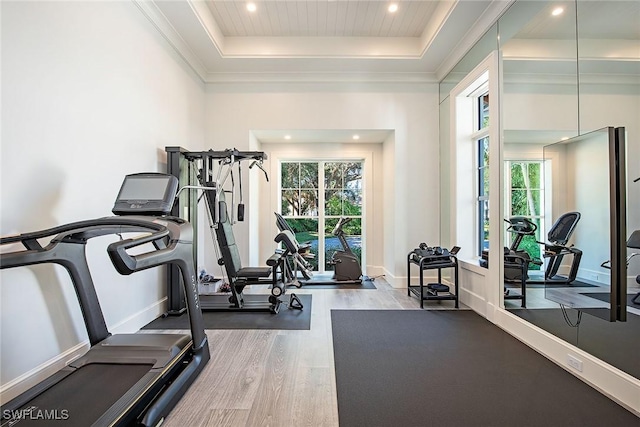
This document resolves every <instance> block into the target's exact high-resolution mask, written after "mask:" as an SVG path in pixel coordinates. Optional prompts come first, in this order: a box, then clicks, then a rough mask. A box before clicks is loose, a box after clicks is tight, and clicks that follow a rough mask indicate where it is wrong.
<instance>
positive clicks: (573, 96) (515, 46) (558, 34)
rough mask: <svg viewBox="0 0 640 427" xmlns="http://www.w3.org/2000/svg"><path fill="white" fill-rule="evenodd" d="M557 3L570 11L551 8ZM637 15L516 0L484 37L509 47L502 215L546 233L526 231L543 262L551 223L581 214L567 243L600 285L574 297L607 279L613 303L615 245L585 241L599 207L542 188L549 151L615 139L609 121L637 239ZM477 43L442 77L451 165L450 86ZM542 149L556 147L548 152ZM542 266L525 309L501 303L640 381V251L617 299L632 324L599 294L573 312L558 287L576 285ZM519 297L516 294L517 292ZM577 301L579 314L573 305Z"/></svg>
mask: <svg viewBox="0 0 640 427" xmlns="http://www.w3.org/2000/svg"><path fill="white" fill-rule="evenodd" d="M559 7H560V8H562V12H555V14H554V11H555V10H557V9H558V8H559ZM638 22H640V2H632V1H608V2H593V1H587V0H575V1H564V2H551V1H525V0H517V1H516V2H514V3H513V4H512V5H511V7H510V8H509V9H508V10H507V11H506V12H505V13H504V14H503V16H502V17H501V18H500V19H499V20H498V22H497V34H495V33H488V35H487V39H489V38H491V37H494V36H497V39H498V40H499V42H498V49H499V53H500V67H501V82H500V83H501V88H502V94H501V97H500V104H501V107H500V110H501V128H502V131H501V137H502V145H503V158H504V164H503V165H502V166H501V167H502V176H503V182H504V203H503V206H502V212H501V213H500V214H501V215H502V217H503V218H504V219H509V218H511V217H512V216H525V217H528V218H529V219H531V221H532V222H533V223H534V224H535V225H536V226H537V229H536V231H535V232H534V235H532V236H526V237H524V238H523V243H522V244H523V245H525V246H528V248H529V249H530V250H531V256H532V257H536V258H539V259H540V258H544V253H543V251H544V246H543V245H541V244H538V243H536V242H544V241H547V240H548V233H549V230H550V228H551V227H552V226H553V225H554V223H555V222H556V221H557V220H558V219H559V217H560V216H561V215H562V214H563V213H566V212H569V211H571V210H576V211H580V212H581V213H582V214H583V216H582V217H581V219H580V220H579V222H578V225H577V226H576V227H575V229H574V231H573V235H572V236H571V238H570V240H569V242H568V244H569V245H574V247H575V248H577V249H581V250H582V259H581V262H580V264H581V266H579V267H578V272H579V276H580V277H582V278H583V280H585V282H586V281H591V282H594V283H592V285H593V286H589V287H585V288H582V290H581V291H579V292H574V296H578V295H576V294H579V293H581V292H582V293H589V292H591V291H596V290H598V286H602V287H603V288H604V289H605V291H604V292H602V291H598V293H604V294H607V295H608V298H609V300H610V287H609V285H610V275H609V274H608V272H607V271H606V269H603V268H600V265H601V263H602V262H604V261H606V260H609V259H610V257H611V248H610V247H608V246H609V245H610V243H609V244H607V243H606V242H604V243H602V245H605V246H602V247H600V248H599V249H593V248H592V243H593V242H588V240H589V239H596V237H598V236H597V233H592V232H591V231H590V230H589V228H590V227H591V226H592V224H591V223H592V222H593V221H595V220H594V218H593V217H592V215H595V214H596V210H597V209H596V206H595V205H587V206H579V205H578V204H574V205H566V206H565V207H562V206H561V205H560V203H559V201H558V200H556V201H555V202H554V200H553V199H548V197H547V199H545V194H546V190H547V189H546V188H545V187H546V186H552V185H553V182H552V181H551V179H550V178H548V177H549V173H548V171H547V173H546V175H545V167H546V166H545V157H553V156H557V153H556V154H553V150H554V149H553V148H551V147H553V144H555V143H558V142H560V141H562V140H563V139H565V138H568V139H569V140H572V138H575V137H577V136H580V137H582V138H586V139H587V140H588V139H590V138H592V139H594V140H598V138H600V137H603V138H604V139H603V141H604V140H608V139H607V137H605V135H606V134H608V132H609V131H608V130H606V129H603V128H605V127H607V126H611V127H624V128H625V133H624V139H625V140H626V156H625V158H626V169H627V176H626V178H625V184H626V192H625V195H626V202H627V203H626V206H627V215H626V217H627V231H626V236H624V237H622V238H621V240H622V241H624V240H625V239H629V237H630V236H631V234H632V233H633V231H635V230H639V229H640V209H638V206H640V181H638V182H634V179H636V178H638V177H640V121H639V120H638V117H640V26H639V25H638V24H637V23H638ZM487 39H485V40H484V42H482V41H481V42H479V44H478V46H482V45H483V43H484V44H485V45H488V44H487ZM478 49H480V47H479V48H478ZM478 49H476V51H474V50H472V51H471V52H470V54H469V55H467V56H465V58H463V60H462V61H461V63H460V64H464V67H463V66H462V65H461V66H460V67H461V68H460V70H458V69H457V68H456V69H454V70H453V71H452V74H451V75H450V76H447V77H446V78H445V79H444V80H443V83H442V84H441V92H440V99H441V108H440V115H441V132H440V141H441V147H442V149H443V152H444V153H445V156H444V157H443V159H442V162H443V163H442V164H443V165H446V164H448V163H447V158H446V152H447V147H448V144H449V140H448V139H449V137H448V135H449V129H448V127H447V125H448V123H449V122H450V118H449V117H448V114H449V113H448V111H449V105H448V103H447V101H448V100H447V98H446V96H445V95H446V93H448V92H447V90H446V89H447V88H449V87H451V86H452V84H451V82H458V81H460V80H461V78H462V77H460V76H459V75H457V74H456V72H457V71H461V70H462V71H463V69H469V70H470V69H472V68H473V66H474V65H477V64H478V63H479V62H480V61H481V60H482V59H483V58H484V57H485V56H486V55H487V54H488V53H489V50H487V49H486V48H485V49H484V50H485V51H484V52H483V53H484V55H478V51H479V50H478ZM598 129H600V130H598ZM575 141H578V140H575ZM583 142H584V140H583ZM545 146H547V147H548V148H547V149H546V150H545ZM545 151H546V153H545ZM567 167H568V166H567ZM579 169H580V168H579ZM587 172H588V171H585V170H582V169H580V170H579V171H578V173H580V174H584V173H587ZM603 173H604V172H603ZM594 175H595V174H594ZM583 179H586V178H583ZM525 181H526V183H525ZM445 184H446V185H447V188H445V189H443V190H442V191H441V193H443V196H442V197H443V200H441V206H442V216H441V217H442V218H447V214H448V213H449V212H447V207H448V206H449V204H448V203H447V200H448V199H447V198H448V197H450V196H449V194H450V191H449V190H450V188H449V186H450V184H449V183H448V182H447V183H445ZM583 187H584V186H583ZM553 197H562V196H557V195H556V196H553ZM566 197H567V196H566V195H565V198H566ZM571 197H578V196H577V195H574V196H571ZM572 203H573V201H572ZM576 203H577V201H576ZM592 211H593V212H592ZM600 215H602V213H600ZM504 226H505V233H504V242H502V243H503V245H504V246H506V247H508V246H510V245H511V243H512V239H513V236H512V233H510V232H507V231H506V230H507V228H508V227H509V224H508V223H506V222H505V223H504ZM450 228H451V227H450V225H449V224H448V223H447V224H445V223H443V225H442V236H443V241H446V237H448V235H449V234H448V233H449V230H450ZM610 228H611V224H610V223H609V224H607V225H606V226H605V227H600V226H599V230H603V229H608V230H610ZM601 237H602V236H600V237H598V238H601ZM605 240H606V239H605ZM448 243H450V244H453V243H455V242H448ZM622 250H623V255H626V256H630V255H632V254H633V253H634V251H635V252H640V250H637V249H633V248H624V247H623V248H622ZM587 252H588V254H587ZM571 258H572V257H571V256H567V257H566V258H565V259H564V261H563V262H562V263H561V265H560V267H559V269H558V274H560V275H566V274H568V273H570V268H571ZM545 268H546V265H545V264H543V265H541V266H532V268H531V270H529V272H528V274H530V275H531V276H532V277H537V278H538V279H540V283H538V284H535V285H534V284H532V285H531V286H530V287H528V288H527V301H526V308H523V307H522V301H521V300H518V299H514V300H509V299H505V300H504V308H506V309H507V310H509V311H510V312H511V313H513V314H516V315H518V316H519V317H521V318H523V319H525V320H527V321H528V322H531V323H533V324H535V325H536V326H538V327H540V328H542V329H544V330H546V331H547V332H550V333H551V334H553V335H555V336H557V337H558V338H560V339H562V340H564V341H566V342H568V343H571V344H573V345H575V346H577V347H579V348H581V349H583V350H585V351H586V352H588V353H590V354H592V355H593V356H595V357H597V358H599V359H601V360H603V361H605V362H607V363H609V364H611V365H612V366H615V367H617V368H618V369H620V370H622V371H624V372H626V373H628V374H630V375H632V376H634V377H635V378H640V365H639V364H638V363H637V355H638V354H640V341H639V340H631V339H628V337H632V336H638V334H639V333H640V304H635V303H633V302H631V299H632V297H633V296H634V295H635V293H637V292H638V291H640V288H639V286H640V285H639V284H638V283H636V281H635V277H636V276H637V275H638V274H640V256H636V257H634V258H632V259H631V260H630V262H629V266H628V271H627V273H626V276H625V277H622V278H621V280H623V281H625V279H626V285H627V294H626V295H620V301H619V302H620V304H624V305H625V307H624V309H625V310H624V311H626V316H627V319H626V321H624V322H623V321H615V322H611V321H609V320H611V319H610V316H611V313H612V311H611V310H609V309H608V308H607V307H610V306H608V305H607V304H609V303H608V302H603V301H600V300H597V299H596V300H595V301H593V300H594V299H593V298H591V300H582V303H580V302H579V301H577V299H576V298H572V299H571V301H568V300H565V302H566V303H567V304H565V307H566V310H564V311H563V310H562V309H561V308H560V303H559V302H558V300H559V299H560V297H559V295H560V292H561V290H562V289H564V291H567V290H571V289H572V288H570V287H566V288H561V287H560V286H555V287H549V288H548V289H547V287H545V286H546V285H545V281H544V274H545ZM590 270H592V271H590ZM577 290H578V288H576V291H577ZM556 291H558V292H556ZM513 292H517V287H516V288H514V289H513ZM554 293H555V295H554ZM579 296H580V297H586V296H585V295H579ZM547 297H548V298H547ZM587 298H588V297H587ZM603 298H604V297H603ZM554 299H555V300H554ZM585 301H589V302H588V303H585ZM600 303H602V304H603V305H600ZM571 304H573V305H574V307H576V308H580V309H581V310H576V309H575V308H571ZM587 305H588V307H587ZM598 308H607V310H606V315H604V316H599V317H598V316H593V315H590V314H593V313H596V312H597V311H598V310H595V311H592V312H591V313H590V314H585V315H580V314H579V313H580V312H584V313H586V311H587V310H591V309H598ZM613 312H614V313H615V312H616V311H615V310H614V311H613ZM549 314H551V315H549ZM602 317H606V318H607V319H602Z"/></svg>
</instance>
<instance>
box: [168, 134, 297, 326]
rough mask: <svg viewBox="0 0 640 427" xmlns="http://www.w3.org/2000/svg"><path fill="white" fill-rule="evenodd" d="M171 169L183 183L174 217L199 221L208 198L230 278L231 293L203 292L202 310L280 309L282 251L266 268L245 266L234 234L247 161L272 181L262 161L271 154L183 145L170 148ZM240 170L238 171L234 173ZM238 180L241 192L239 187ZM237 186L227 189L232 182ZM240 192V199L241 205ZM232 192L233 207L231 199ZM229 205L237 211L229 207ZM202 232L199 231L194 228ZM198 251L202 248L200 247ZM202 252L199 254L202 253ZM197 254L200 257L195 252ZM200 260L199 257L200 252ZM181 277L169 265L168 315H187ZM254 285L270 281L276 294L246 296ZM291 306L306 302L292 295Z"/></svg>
mask: <svg viewBox="0 0 640 427" xmlns="http://www.w3.org/2000/svg"><path fill="white" fill-rule="evenodd" d="M166 152H167V172H168V173H169V174H172V175H174V176H176V177H177V178H178V179H179V182H180V194H179V195H178V201H177V203H176V205H175V206H174V210H173V213H174V215H177V216H181V217H183V218H185V219H187V220H188V221H189V222H190V223H192V224H197V222H198V220H197V218H198V202H199V201H200V199H202V198H203V197H204V199H205V201H206V211H207V218H208V220H209V227H210V231H211V236H212V239H213V240H214V249H215V248H216V247H217V250H216V253H218V250H219V253H218V254H219V255H218V264H219V265H221V266H224V270H225V272H226V275H227V280H228V282H229V286H230V290H231V295H229V296H228V297H227V296H226V295H201V296H200V301H201V307H202V310H238V311H239V310H247V311H270V312H272V313H277V312H278V310H279V309H280V306H281V304H282V303H283V300H282V297H283V296H284V294H285V293H286V289H285V284H284V283H285V278H284V271H285V269H284V262H285V259H284V257H283V255H282V253H277V252H276V253H274V255H272V256H271V257H270V258H269V259H268V260H267V266H266V267H243V266H242V264H241V261H240V253H239V251H238V247H237V245H236V241H235V237H234V235H233V224H234V223H235V222H236V221H243V220H244V204H243V202H242V163H243V162H250V165H249V169H252V168H253V167H258V168H259V169H261V170H262V171H263V172H264V174H265V177H266V179H267V181H268V180H269V177H268V175H267V172H266V171H265V170H264V169H263V167H262V163H263V161H264V160H266V158H267V155H266V153H264V152H261V151H239V150H236V149H227V150H221V151H214V150H208V151H198V152H195V151H188V150H185V149H184V148H181V147H166ZM234 169H235V171H234ZM236 180H237V190H238V191H236ZM229 182H230V184H231V189H230V190H227V189H225V185H226V184H227V183H229ZM236 192H238V194H239V195H238V202H237V203H236V197H237V196H236ZM229 194H230V196H231V197H230V199H231V203H230V206H229V204H228V203H227V199H228V196H227V195H229ZM229 207H230V208H231V209H229ZM194 232H195V233H197V230H196V231H194ZM195 251H197V248H196V249H195ZM196 253H197V252H196ZM194 256H196V255H195V254H194ZM196 259H197V256H196ZM179 280H180V278H179V277H177V276H176V274H174V272H173V271H172V270H171V267H169V272H168V274H167V282H168V283H167V287H168V290H167V294H168V299H169V309H168V314H170V315H175V314H181V313H182V311H183V310H184V302H183V298H182V294H181V291H180V286H179ZM249 285H266V286H270V287H271V295H268V296H265V297H266V300H262V299H261V297H262V296H251V297H248V296H247V295H244V294H243V291H244V288H245V287H246V286H249ZM285 304H286V305H288V306H289V308H295V309H302V308H303V306H302V303H301V301H300V299H299V298H298V297H297V296H296V295H295V294H293V293H292V294H290V298H289V301H288V302H286V303H285Z"/></svg>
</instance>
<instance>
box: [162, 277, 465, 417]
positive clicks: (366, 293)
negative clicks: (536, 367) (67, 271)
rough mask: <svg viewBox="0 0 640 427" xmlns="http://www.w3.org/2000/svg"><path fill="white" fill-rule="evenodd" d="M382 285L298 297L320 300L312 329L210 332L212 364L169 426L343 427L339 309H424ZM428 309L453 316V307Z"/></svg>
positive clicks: (404, 293)
mask: <svg viewBox="0 0 640 427" xmlns="http://www.w3.org/2000/svg"><path fill="white" fill-rule="evenodd" d="M374 283H375V286H376V288H377V289H375V290H374V289H366V290H364V289H363V290H340V289H312V287H307V288H302V289H299V290H295V292H296V293H299V294H304V293H311V294H312V295H313V301H312V306H313V307H312V313H311V330H305V331H281V330H207V336H208V337H209V345H210V348H211V361H210V362H209V363H208V364H207V366H205V368H204V370H203V372H202V373H201V374H200V376H199V377H198V379H197V380H196V382H195V383H194V384H193V385H192V386H191V388H190V389H189V391H188V392H187V394H186V395H185V396H184V397H183V398H182V400H181V401H180V402H179V403H178V405H177V406H176V408H175V409H174V410H173V411H172V412H171V414H170V415H169V417H168V418H167V419H166V420H165V423H164V424H163V426H168V427H184V426H252V427H253V426H283V425H288V426H314V427H315V426H338V406H337V398H336V382H335V372H334V363H333V345H332V335H331V317H330V312H331V309H419V307H420V305H419V302H418V300H417V299H416V298H413V297H409V296H407V291H406V290H405V289H394V288H392V287H391V286H390V285H389V284H388V283H387V282H386V281H385V280H384V279H383V278H378V279H376V281H375V282H374ZM427 305H428V308H429V309H450V308H453V301H442V302H439V301H431V302H428V304H426V306H427ZM286 309H287V308H286V307H283V308H282V310H286ZM156 332H157V331H156ZM165 332H174V333H175V332H181V331H165Z"/></svg>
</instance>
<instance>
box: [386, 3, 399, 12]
mask: <svg viewBox="0 0 640 427" xmlns="http://www.w3.org/2000/svg"><path fill="white" fill-rule="evenodd" d="M388 10H389V12H391V13H393V12H395V11H397V10H398V5H397V4H396V3H391V4H390V5H389V9H388Z"/></svg>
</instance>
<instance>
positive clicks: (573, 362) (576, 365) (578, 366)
mask: <svg viewBox="0 0 640 427" xmlns="http://www.w3.org/2000/svg"><path fill="white" fill-rule="evenodd" d="M567 364H568V365H569V366H571V367H572V368H573V369H575V370H576V371H578V372H582V360H580V359H578V358H577V357H575V356H573V355H571V354H567Z"/></svg>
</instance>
